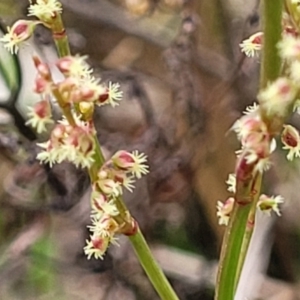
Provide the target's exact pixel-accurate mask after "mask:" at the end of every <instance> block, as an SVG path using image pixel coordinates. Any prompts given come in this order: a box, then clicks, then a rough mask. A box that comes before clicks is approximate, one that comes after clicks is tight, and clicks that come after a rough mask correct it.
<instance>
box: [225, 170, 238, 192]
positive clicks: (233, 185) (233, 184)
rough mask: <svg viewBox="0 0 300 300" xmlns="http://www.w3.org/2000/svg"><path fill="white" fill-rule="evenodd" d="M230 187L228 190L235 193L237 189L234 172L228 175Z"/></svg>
mask: <svg viewBox="0 0 300 300" xmlns="http://www.w3.org/2000/svg"><path fill="white" fill-rule="evenodd" d="M226 183H227V185H228V188H227V191H228V192H231V193H235V191H236V176H235V174H234V173H232V174H229V175H228V179H227V181H226Z"/></svg>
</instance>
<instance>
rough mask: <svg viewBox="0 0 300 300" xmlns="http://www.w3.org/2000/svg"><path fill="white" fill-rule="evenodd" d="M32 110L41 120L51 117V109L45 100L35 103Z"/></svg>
mask: <svg viewBox="0 0 300 300" xmlns="http://www.w3.org/2000/svg"><path fill="white" fill-rule="evenodd" d="M33 110H34V112H35V113H36V115H37V116H38V117H40V118H41V119H43V118H49V117H51V108H50V105H49V102H48V101H47V100H43V101H39V102H37V103H36V104H35V105H34V107H33Z"/></svg>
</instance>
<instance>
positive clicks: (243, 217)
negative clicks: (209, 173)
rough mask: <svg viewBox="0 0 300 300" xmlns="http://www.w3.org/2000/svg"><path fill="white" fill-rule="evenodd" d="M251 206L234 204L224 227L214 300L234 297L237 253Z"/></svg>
mask: <svg viewBox="0 0 300 300" xmlns="http://www.w3.org/2000/svg"><path fill="white" fill-rule="evenodd" d="M250 209H251V206H250V205H249V204H248V205H240V204H238V203H237V204H236V205H235V206H234V208H233V211H232V213H231V216H230V221H229V224H228V226H227V228H226V231H225V234H224V238H223V244H222V250H221V256H220V263H219V270H218V276H217V286H216V296H215V299H216V300H228V299H234V294H235V290H236V284H237V281H238V280H237V276H236V275H237V272H238V263H239V260H238V258H239V255H240V251H241V247H242V241H243V237H244V234H245V228H246V224H247V220H248V214H249V211H250Z"/></svg>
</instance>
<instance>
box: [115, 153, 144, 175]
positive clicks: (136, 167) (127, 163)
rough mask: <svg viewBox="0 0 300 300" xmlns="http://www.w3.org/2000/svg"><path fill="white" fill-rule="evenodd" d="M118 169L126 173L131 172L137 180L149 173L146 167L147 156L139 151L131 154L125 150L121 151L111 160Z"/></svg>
mask: <svg viewBox="0 0 300 300" xmlns="http://www.w3.org/2000/svg"><path fill="white" fill-rule="evenodd" d="M111 160H112V162H113V164H114V165H115V167H116V168H119V169H120V170H124V171H125V172H131V173H132V174H133V175H134V176H135V177H136V178H141V177H142V175H144V174H147V173H148V172H149V170H148V168H149V167H148V166H147V165H146V162H147V156H146V155H145V154H143V153H139V152H138V151H133V152H132V153H129V152H127V151H124V150H120V151H118V152H117V153H115V154H114V155H113V157H112V158H111Z"/></svg>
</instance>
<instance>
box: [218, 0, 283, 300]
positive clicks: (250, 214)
mask: <svg viewBox="0 0 300 300" xmlns="http://www.w3.org/2000/svg"><path fill="white" fill-rule="evenodd" d="M282 2H283V1H282V0H264V1H263V5H262V14H263V29H264V46H263V53H262V62H261V77H260V78H261V79H260V88H261V89H263V88H265V87H266V86H267V84H268V82H269V81H273V80H275V79H276V78H277V77H278V76H279V74H280V68H281V61H280V57H279V55H278V50H277V46H276V45H277V43H278V41H279V40H280V38H281V16H282ZM260 113H261V116H262V120H263V121H264V122H265V123H266V124H267V125H268V124H270V123H271V122H272V120H269V119H268V116H266V115H265V113H264V112H263V111H260ZM268 127H271V126H268ZM261 181H262V174H258V175H257V177H256V178H254V179H253V180H251V182H250V183H248V185H247V186H248V187H249V188H246V189H243V190H242V195H236V202H237V203H235V205H234V208H233V211H232V213H231V216H230V221H229V224H228V227H227V229H226V232H225V235H224V239H223V244H222V250H221V256H220V262H219V270H218V277H217V286H216V295H215V299H216V300H227V299H234V295H235V291H236V288H237V285H238V282H239V278H240V274H241V271H242V268H243V265H244V261H245V257H246V255H247V251H248V248H249V244H250V240H251V237H252V233H253V228H254V221H255V210H256V204H257V200H258V197H259V194H260V190H261ZM250 187H251V188H250ZM253 192H255V193H253ZM240 197H242V198H244V199H251V203H249V204H245V205H241V204H239V203H238V201H237V200H238V199H237V198H240Z"/></svg>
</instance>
